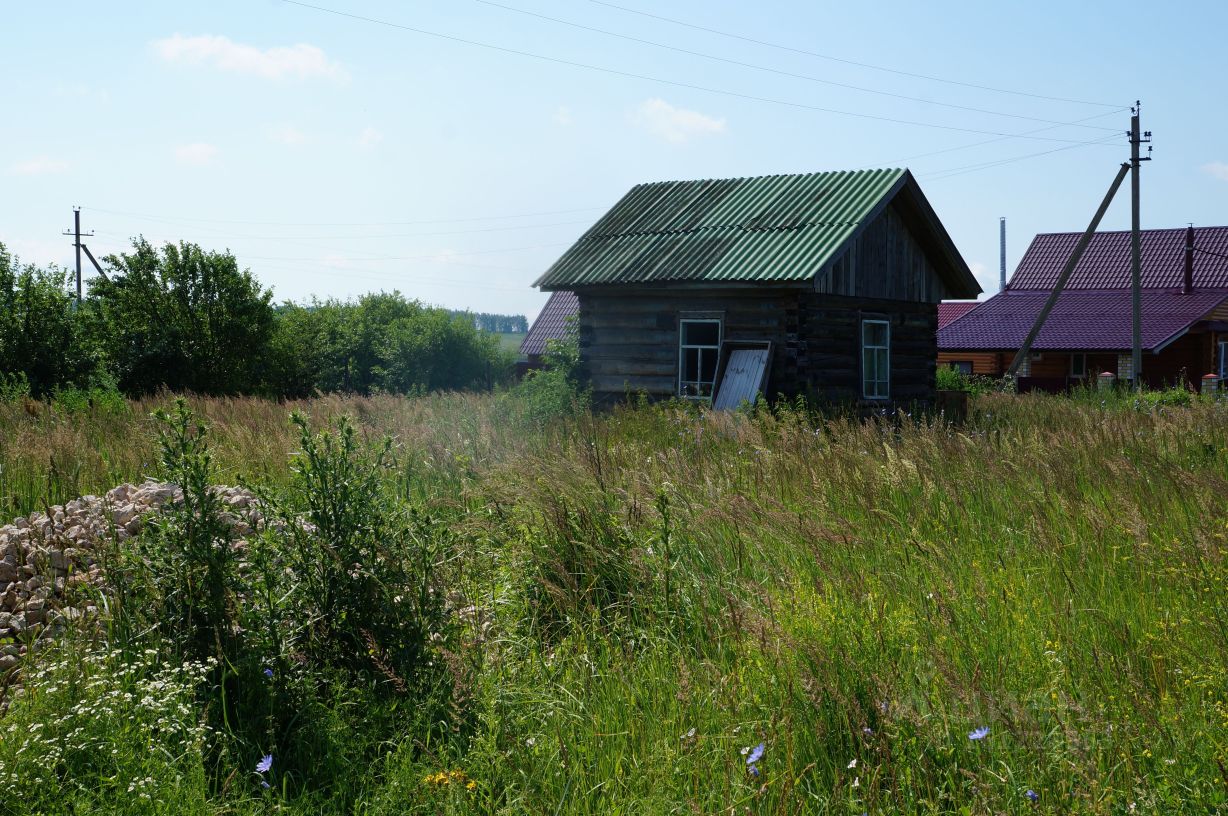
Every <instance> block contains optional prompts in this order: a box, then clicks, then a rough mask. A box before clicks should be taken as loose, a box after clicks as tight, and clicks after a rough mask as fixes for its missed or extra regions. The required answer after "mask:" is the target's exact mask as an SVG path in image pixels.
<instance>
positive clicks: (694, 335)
mask: <svg viewBox="0 0 1228 816" xmlns="http://www.w3.org/2000/svg"><path fill="white" fill-rule="evenodd" d="M720 341H721V324H720V321H719V320H684V321H683V323H682V344H683V345H684V346H715V345H716V344H717V343H719V342H720Z"/></svg>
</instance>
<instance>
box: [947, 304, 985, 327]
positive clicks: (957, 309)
mask: <svg viewBox="0 0 1228 816" xmlns="http://www.w3.org/2000/svg"><path fill="white" fill-rule="evenodd" d="M977 303H979V301H976V300H944V301H943V302H942V303H939V304H938V328H940V329H941V328H942V327H944V326H946V325H948V324H950V323H951V322H953V321H955V320H958V319H959V318H961V317H963V316H964V315H966V314H967V313H968V312H970V311H972V310H973V309H974V308H976V305H977Z"/></svg>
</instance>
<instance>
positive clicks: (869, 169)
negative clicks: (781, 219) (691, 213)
mask: <svg viewBox="0 0 1228 816" xmlns="http://www.w3.org/2000/svg"><path fill="white" fill-rule="evenodd" d="M906 172H908V168H907V167H865V168H862V169H860V170H811V171H809V172H806V173H763V174H761V175H758V176H731V177H720V178H697V179H678V178H675V179H659V180H657V181H641V182H640V183H639V184H636V185H634V186H633V187H632V188H631V189H632V190H634V189H635V188H636V187H652V186H655V185H658V184H707V183H711V182H717V181H727V182H728V181H758V180H760V179H782V178H806V177H808V176H826V175H836V174H839V173H845V174H854V173H906Z"/></svg>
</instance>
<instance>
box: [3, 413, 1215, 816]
mask: <svg viewBox="0 0 1228 816" xmlns="http://www.w3.org/2000/svg"><path fill="white" fill-rule="evenodd" d="M153 404H154V403H143V404H133V405H132V406H131V407H130V410H129V412H127V413H126V414H124V415H122V416H105V417H100V416H96V415H90V414H74V415H71V416H53V415H48V414H46V413H44V414H41V415H39V416H32V415H30V414H29V413H26V412H25V411H24V410H23V409H21V408H20V406H18V407H17V408H15V409H14V408H12V407H8V408H4V409H0V428H3V429H4V434H3V437H2V438H4V439H5V440H8V441H9V443H8V444H6V446H5V448H4V450H3V451H2V452H0V464H2V465H3V467H4V472H5V473H6V474H7V473H26V474H29V476H28V477H27V478H26V479H25V480H24V481H20V480H17V481H13V482H11V483H12V484H25V485H30V486H31V487H28V488H26V492H21V491H18V490H13V489H11V488H6V489H5V490H6V492H8V495H10V496H12V497H14V498H11V499H10V500H9V501H10V502H11V505H12V506H13V507H14V508H28V507H33V506H38V504H39V503H40V502H42V501H47V500H48V499H49V498H50V496H51V491H52V489H53V483H52V481H51V480H50V478H49V474H48V472H47V468H46V466H45V463H46V461H47V458H48V457H51V456H54V457H58V459H56V461H57V462H58V463H59V467H60V468H61V470H62V471H63V472H65V473H67V472H72V473H75V474H76V476H75V477H74V481H72V482H71V485H72V486H71V487H69V486H68V485H69V484H70V483H69V482H55V483H54V484H55V485H56V487H55V488H54V489H56V490H70V489H75V490H78V491H82V490H100V489H103V488H105V487H106V486H108V485H109V482H111V481H114V480H115V479H116V478H125V479H130V478H135V477H136V476H137V475H139V474H140V473H142V472H144V471H143V469H144V468H146V467H147V465H146V464H145V463H146V461H147V459H146V458H145V457H149V456H151V455H152V453H151V452H150V451H151V447H152V444H153V443H152V440H151V437H150V433H151V431H150V429H149V428H148V426H147V425H146V421H145V419H144V418H143V417H144V416H145V414H146V413H147V412H148V410H149V409H150V408H152V407H153ZM195 406H196V410H197V411H198V413H199V414H201V415H202V416H203V417H204V418H205V419H206V421H207V422H208V423H209V424H210V425H211V426H212V429H213V430H212V439H213V450H214V455H215V459H216V461H217V462H218V463H219V465H220V466H221V468H222V470H223V473H226V474H234V476H235V478H238V477H239V476H242V477H244V478H247V479H252V480H257V481H264V482H267V483H272V484H286V483H288V482H289V481H290V480H291V475H290V474H289V470H288V461H289V460H288V453H289V452H290V451H291V450H294V449H296V446H297V445H298V441H297V440H296V439H295V437H294V435H293V429H292V428H291V426H290V425H289V424H288V423H287V421H286V415H287V414H288V412H289V410H290V409H291V408H294V409H297V410H303V411H305V412H307V413H310V414H311V415H312V416H313V417H316V418H318V419H327V418H331V417H335V416H337V415H340V414H350V415H352V416H353V417H354V418H355V421H356V423H357V427H358V429H359V432H360V434H362V435H365V436H367V437H368V438H370V439H371V440H373V441H374V440H375V439H377V438H379V437H381V436H383V435H385V434H388V435H391V436H393V437H394V439H395V446H394V449H395V450H397V451H398V453H397V460H396V461H397V462H398V465H397V467H396V468H391V469H389V470H388V472H387V473H386V475H385V477H384V478H386V479H390V480H395V481H396V482H397V487H398V489H399V490H400V492H401V494H402V495H405V496H406V497H408V498H412V499H413V500H414V501H415V502H420V507H421V508H425V509H426V511H429V512H430V513H431V514H432V515H433V517H434V518H435V519H436V520H437V521H438V522H440V523H443V524H445V525H446V526H447V528H448V529H449V531H450V532H449V536H450V541H451V542H452V547H453V550H452V553H451V555H450V556H449V557H450V559H451V561H450V562H449V564H448V566H447V574H448V575H449V580H450V582H451V584H452V589H451V591H450V593H451V595H452V596H453V597H451V598H450V601H449V604H450V608H451V609H452V610H453V615H454V616H455V618H454V619H455V622H456V625H457V626H458V627H460V630H461V636H460V638H459V641H458V642H457V643H456V644H455V645H454V646H453V647H452V648H450V649H449V651H448V652H447V654H443V655H441V656H440V659H441V660H442V661H443V662H444V663H445V664H446V669H447V671H448V673H449V674H450V676H451V677H452V683H453V684H454V689H453V691H452V693H451V699H452V700H453V705H454V706H456V708H457V711H456V714H455V716H456V720H455V722H457V723H458V724H459V723H464V727H460V725H458V726H457V727H455V728H451V727H449V726H447V724H446V723H445V727H443V728H442V729H429V730H426V731H422V732H415V733H394V734H389V735H388V736H387V738H386V750H385V752H384V754H383V757H382V759H380V760H379V761H375V762H370V761H368V762H365V763H363V764H362V766H361V767H354V768H353V769H352V771H351V773H352V775H353V781H352V782H351V783H350V784H348V785H347V786H346V790H347V793H346V795H345V796H344V797H338V796H331V795H330V794H329V792H328V791H327V790H319V791H316V792H315V793H313V792H312V791H310V790H307V791H295V792H294V793H293V795H290V794H286V795H285V796H282V795H278V796H272V795H265V796H262V797H252V796H249V795H247V794H243V795H240V794H239V793H237V792H236V788H235V787H234V786H231V787H227V786H224V785H223V786H219V785H217V784H215V783H209V782H207V781H198V782H197V784H198V785H200V786H204V787H203V788H201V789H200V790H198V791H197V793H198V796H197V798H196V799H194V800H192V801H204V802H207V803H208V805H207V806H208V807H210V808H212V809H214V810H215V811H217V812H265V811H269V812H272V811H273V810H275V809H288V810H289V811H293V812H304V813H307V812H311V813H315V812H358V813H364V814H366V813H369V814H382V813H405V812H417V813H509V814H510V813H525V812H527V813H551V814H555V813H558V814H564V813H566V814H598V813H601V814H606V813H676V812H678V813H716V812H739V813H741V812H753V813H765V814H766V813H780V814H784V813H797V812H813V813H842V814H843V813H852V814H857V813H991V812H992V813H1024V812H1049V813H1068V812H1079V813H1105V814H1109V813H1131V812H1177V811H1197V812H1204V813H1205V812H1223V811H1224V810H1226V809H1228V773H1226V772H1225V770H1224V767H1225V763H1228V601H1226V600H1225V597H1226V596H1225V589H1226V588H1228V565H1226V563H1225V554H1226V548H1228V513H1226V512H1225V511H1226V509H1228V408H1226V407H1225V406H1223V405H1221V404H1217V403H1208V402H1201V401H1197V400H1194V401H1192V403H1191V404H1190V405H1187V406H1173V405H1163V404H1158V403H1157V404H1154V405H1135V404H1133V403H1131V402H1126V401H1114V402H1111V403H1110V402H1107V401H1106V403H1105V404H1104V405H1103V406H1102V405H1099V404H1096V403H1094V402H1091V401H1090V400H1082V401H1071V400H1066V399H1062V398H1054V397H1046V396H1043V395H1027V396H1014V395H1004V394H989V395H984V396H981V397H979V398H977V399H976V400H975V401H974V404H973V410H972V412H971V416H970V420H969V423H968V425H967V426H965V427H962V428H952V427H948V426H946V425H944V424H942V423H939V422H930V421H928V420H916V421H914V420H912V419H906V418H904V419H901V421H898V422H892V421H888V422H880V423H867V424H862V423H858V422H853V421H846V420H823V419H822V418H817V417H814V416H811V415H809V414H807V413H805V412H804V411H790V410H781V411H778V412H775V413H772V412H766V411H765V412H761V413H758V414H755V415H745V414H712V413H708V412H697V411H695V410H692V409H689V408H685V407H673V406H663V407H650V408H636V409H631V408H628V409H621V410H616V411H614V412H612V413H609V414H605V415H600V416H589V415H579V416H577V417H574V418H571V419H565V420H564V419H560V420H558V421H557V422H556V423H554V424H551V425H547V426H545V427H544V428H543V427H542V426H541V423H540V422H538V421H537V420H536V419H529V418H527V417H526V416H524V415H522V414H518V413H517V412H516V410H515V409H514V406H509V403H508V402H507V401H506V400H503V399H500V398H498V397H467V396H439V397H430V398H424V399H419V400H405V399H397V398H378V397H377V398H370V399H348V400H342V399H336V398H327V399H321V400H316V401H309V402H307V403H303V404H296V405H293V406H291V405H278V404H274V403H265V402H260V401H255V400H228V401H221V400H215V401H199V402H197V403H195ZM40 429H41V430H42V431H44V432H45V433H39V432H38V430H40ZM40 462H42V463H44V465H43V470H42V471H40V470H39V467H40V465H39V463H40ZM40 478H41V479H43V480H45V481H39V480H40ZM35 487H37V488H38V490H42V491H43V492H42V493H38V492H37V490H35ZM408 498H407V500H408ZM48 699H49V698H47V697H34V696H31V697H30V698H29V699H28V700H27V701H23V700H17V701H15V702H14V703H13V706H12V709H11V710H10V713H9V714H8V717H9V718H13V717H20V718H23V719H21V720H20V722H23V723H30V722H35V721H38V720H39V719H40V718H42V719H44V720H46V721H50V720H51V719H53V718H56V717H57V716H60V712H59V709H58V708H56V706H55V705H53V704H52V703H50V702H47V703H46V704H45V705H44V704H43V703H40V702H38V701H40V700H43V701H45V700H48ZM202 699H206V700H207V695H206V696H205V697H203V698H202ZM40 705H44V707H42V708H39V707H38V706H40ZM202 716H203V715H202ZM334 716H335V717H336V718H337V722H338V723H339V724H341V725H339V727H344V723H345V722H347V721H351V722H356V723H357V722H362V721H365V719H366V718H367V717H369V716H371V714H370V713H364V712H363V711H361V710H355V709H354V708H353V707H352V706H351V705H349V704H347V703H346V702H345V701H344V700H341V699H339V700H338V702H337V705H336V708H335V714H334ZM2 727H3V721H0V728H2ZM981 728H988V735H987V736H985V737H983V738H980V739H971V738H970V734H973V733H974V732H976V729H981ZM976 733H980V732H976ZM10 744H12V742H11V741H10V740H5V741H4V742H3V743H0V764H3V763H4V762H5V761H6V759H10V758H11V757H12V754H11V750H15V749H10V748H8V747H7V746H8V745H10ZM337 744H342V743H340V742H338V743H337ZM759 744H763V746H764V750H763V756H762V758H761V759H759V760H758V761H757V762H755V763H754V772H752V771H751V770H750V766H749V765H748V763H747V758H748V756H749V755H748V754H744V753H743V749H748V750H749V749H753V748H754V747H755V746H757V745H759ZM125 750H129V749H125ZM332 759H333V762H332V763H331V764H330V766H331V767H339V766H340V765H341V764H343V763H337V762H336V761H335V760H336V758H332ZM193 761H195V760H193ZM189 765H191V763H189ZM124 767H127V766H124ZM189 770H190V769H189ZM237 772H238V773H240V774H241V773H243V772H244V770H243V769H239V770H238V771H237ZM441 772H459V773H460V774H461V775H453V776H447V775H446V774H445V775H444V776H443V777H441V776H440V775H439V774H440V773H441ZM89 773H91V772H89V771H82V770H78V769H76V768H75V767H66V768H64V769H63V770H62V771H61V772H60V775H59V776H58V777H57V780H56V781H54V782H52V783H51V784H60V785H64V786H72V785H78V786H80V785H85V784H88V782H89V778H90V777H88V774H89ZM179 773H180V774H181V775H182V777H183V779H186V780H189V782H190V781H191V780H205V779H207V778H212V777H209V775H202V774H200V773H196V774H195V775H193V773H190V772H189V771H188V770H181V771H179ZM211 773H213V776H217V774H216V773H214V772H211ZM222 776H224V774H222ZM470 781H471V782H472V785H469V784H468V782H470ZM1029 792H1031V794H1032V795H1031V796H1029ZM87 811H88V808H84V807H83V806H78V810H77V811H76V812H87Z"/></svg>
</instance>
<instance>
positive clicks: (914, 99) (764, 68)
mask: <svg viewBox="0 0 1228 816" xmlns="http://www.w3.org/2000/svg"><path fill="white" fill-rule="evenodd" d="M474 2H476V3H481V4H482V5H486V6H493V7H494V8H500V9H504V10H505V11H510V12H513V13H515V14H523V15H525V16H527V17H536V18H537V19H539V20H548V21H550V22H552V23H558V24H559V25H565V26H570V27H571V28H577V29H580V30H582V31H591V32H594V33H596V34H602V35H605V36H607V37H616V38H618V39H620V40H627V41H629V42H635V43H640V44H642V45H650V46H652V47H654V48H663V49H665V50H667V51H675V52H677V53H679V54H688V55H690V56H693V57H701V58H702V59H708V60H715V61H716V62H723V63H727V64H729V65H737V66H740V67H742V68H751V69H753V70H756V71H766V72H768V73H771V74H777V75H779V76H786V77H791V78H793V79H802V80H806V81H807V82H818V83H821V84H823V85H831V86H833V87H836V88H846V89H848V90H853V91H860V92H862V93H869V94H877V95H879V96H887V97H891V98H892V99H906V100H908V101H910V102H921V103H923V104H926V105H937V106H940V107H944V108H953V109H955V110H961V111H970V112H972V113H984V114H988V115H990V116H1005V117H1007V118H1010V119H1023V120H1026V121H1029V122H1045V123H1046V124H1051V125H1070V126H1075V125H1077V126H1078V127H1085V128H1090V129H1093V130H1113V131H1116V130H1117V128H1108V127H1103V126H1100V125H1081V124H1078V123H1076V122H1059V121H1057V120H1055V119H1042V118H1040V117H1036V116H1025V115H1024V114H1019V113H1007V112H1005V111H996V110H989V109H987V108H976V107H972V106H969V105H956V104H953V103H950V102H939V101H937V100H935V99H925V98H923V97H918V96H909V95H908V94H899V93H892V92H891V91H882V90H878V89H875V88H866V87H862V86H860V85H850V84H848V83H845V82H836V81H834V80H830V79H823V78H822V77H816V76H813V75H810V74H798V73H794V72H792V71H784V70H781V69H779V68H772V67H770V66H766V65H757V64H755V63H752V62H743V61H741V60H736V59H730V58H728V57H722V56H719V55H717V54H707V53H704V52H702V51H692V50H690V49H687V48H679V47H677V46H673V45H669V44H667V43H660V42H655V41H653V40H646V39H643V38H640V37H633V36H631V35H629V34H620V33H618V32H616V31H608V30H606V29H603V28H597V27H596V26H590V25H585V24H583V23H577V22H573V21H571V20H563V19H560V18H558V17H551V16H550V15H548V14H539V13H538V12H535V11H528V10H527V9H521V8H516V7H515V6H509V5H506V4H504V3H496V2H494V0H474Z"/></svg>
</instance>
